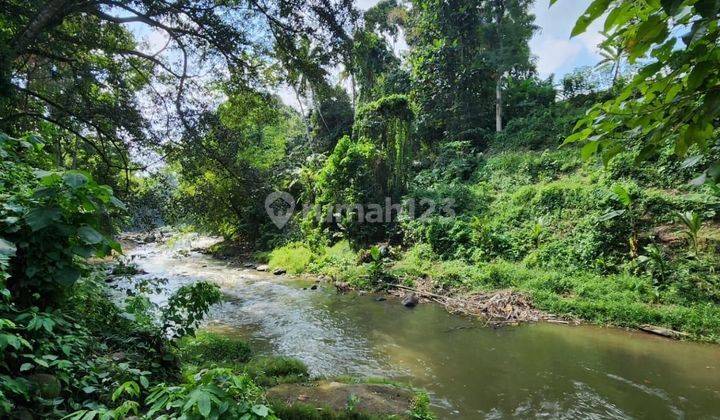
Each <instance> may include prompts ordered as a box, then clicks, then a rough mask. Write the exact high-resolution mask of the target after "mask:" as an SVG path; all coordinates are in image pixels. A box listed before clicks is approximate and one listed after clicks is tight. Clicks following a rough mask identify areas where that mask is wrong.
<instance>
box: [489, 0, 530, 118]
mask: <svg viewBox="0 0 720 420" xmlns="http://www.w3.org/2000/svg"><path fill="white" fill-rule="evenodd" d="M531 4H532V1H530V0H491V1H486V2H484V3H483V5H482V6H481V7H483V8H484V9H485V10H484V11H483V13H484V14H485V15H487V16H489V17H490V23H489V24H486V25H485V27H484V29H483V32H484V40H485V42H486V53H485V54H486V55H487V60H488V61H489V62H490V63H491V65H492V67H493V69H494V79H495V131H497V132H500V131H502V129H503V78H504V77H505V76H506V74H508V73H510V72H516V73H517V72H527V71H529V70H531V69H532V68H533V67H532V64H531V61H530V46H529V44H528V42H529V41H530V38H532V35H533V33H534V32H535V30H536V29H537V26H535V25H534V24H533V22H534V21H535V17H534V16H533V15H532V14H530V13H529V11H528V10H529V8H530V5H531Z"/></svg>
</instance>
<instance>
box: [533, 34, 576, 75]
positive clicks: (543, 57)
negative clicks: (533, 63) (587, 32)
mask: <svg viewBox="0 0 720 420" xmlns="http://www.w3.org/2000/svg"><path fill="white" fill-rule="evenodd" d="M530 48H531V49H532V51H533V54H535V56H536V57H537V68H538V72H539V73H540V75H541V76H543V77H547V76H549V75H550V74H553V73H556V72H557V71H558V70H560V69H562V68H564V67H567V65H568V64H572V63H573V62H574V61H575V60H576V59H577V57H578V55H580V53H581V52H582V49H583V46H582V45H580V43H578V42H573V41H571V40H568V39H560V38H549V37H545V38H539V39H537V40H533V42H532V43H531V44H530Z"/></svg>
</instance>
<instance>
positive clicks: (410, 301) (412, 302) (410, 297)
mask: <svg viewBox="0 0 720 420" xmlns="http://www.w3.org/2000/svg"><path fill="white" fill-rule="evenodd" d="M418 303H420V299H419V298H418V296H417V295H416V294H415V292H409V293H406V294H405V297H404V298H403V300H402V304H403V306H405V307H406V308H412V307H415V306H416V305H417V304H418Z"/></svg>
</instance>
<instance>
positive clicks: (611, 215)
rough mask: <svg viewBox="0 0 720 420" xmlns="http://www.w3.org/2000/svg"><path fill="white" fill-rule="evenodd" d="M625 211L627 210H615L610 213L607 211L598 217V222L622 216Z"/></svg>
mask: <svg viewBox="0 0 720 420" xmlns="http://www.w3.org/2000/svg"><path fill="white" fill-rule="evenodd" d="M624 213H625V210H613V211H610V212H608V213H605V214H604V215H602V216H600V217H598V222H606V221H608V220H610V219H614V218H616V217H618V216H621V215H623V214H624Z"/></svg>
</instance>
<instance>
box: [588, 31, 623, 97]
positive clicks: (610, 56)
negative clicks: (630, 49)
mask: <svg viewBox="0 0 720 420" xmlns="http://www.w3.org/2000/svg"><path fill="white" fill-rule="evenodd" d="M604 35H605V37H606V38H607V34H604ZM599 47H600V55H601V56H602V60H600V62H599V63H597V64H596V65H595V68H596V69H602V70H607V69H609V70H610V73H611V74H612V86H615V84H616V83H617V80H618V78H619V77H620V67H621V65H622V60H623V57H624V56H625V51H623V49H622V46H620V45H612V44H608V43H602V44H600V46H599Z"/></svg>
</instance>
